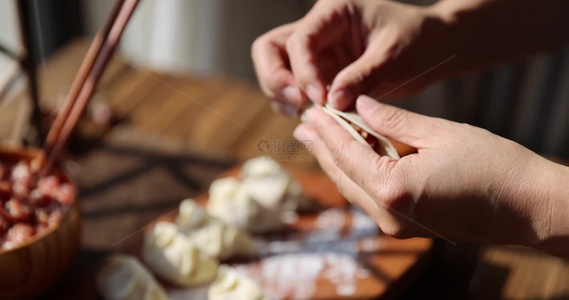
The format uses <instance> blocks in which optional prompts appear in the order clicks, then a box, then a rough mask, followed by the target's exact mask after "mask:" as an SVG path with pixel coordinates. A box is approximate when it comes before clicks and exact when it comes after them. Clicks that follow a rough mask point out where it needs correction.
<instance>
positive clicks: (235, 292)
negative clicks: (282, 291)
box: [207, 266, 269, 300]
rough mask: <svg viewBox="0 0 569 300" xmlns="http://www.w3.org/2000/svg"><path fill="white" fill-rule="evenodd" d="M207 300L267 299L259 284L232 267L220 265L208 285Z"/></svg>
mask: <svg viewBox="0 0 569 300" xmlns="http://www.w3.org/2000/svg"><path fill="white" fill-rule="evenodd" d="M207 295H208V299H209V300H235V299H239V300H268V299H269V298H268V297H266V296H265V295H264V294H263V291H262V290H261V288H259V286H258V285H257V284H256V283H255V282H254V281H253V280H251V279H249V278H247V277H246V276H244V275H241V274H239V273H237V272H236V271H235V270H234V269H232V268H230V267H227V266H222V267H220V268H219V273H218V274H217V277H216V279H215V281H214V282H213V283H212V284H211V285H210V286H209V290H208V293H207Z"/></svg>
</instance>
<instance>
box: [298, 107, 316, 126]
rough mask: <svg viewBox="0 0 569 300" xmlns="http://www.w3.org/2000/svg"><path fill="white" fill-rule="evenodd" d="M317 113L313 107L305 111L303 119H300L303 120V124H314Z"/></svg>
mask: <svg viewBox="0 0 569 300" xmlns="http://www.w3.org/2000/svg"><path fill="white" fill-rule="evenodd" d="M315 111H316V108H314V107H311V108H309V109H307V110H305V111H304V113H303V114H302V117H301V118H300V119H301V120H302V122H305V123H306V122H312V121H314V113H315Z"/></svg>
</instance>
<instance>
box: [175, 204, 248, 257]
mask: <svg viewBox="0 0 569 300" xmlns="http://www.w3.org/2000/svg"><path fill="white" fill-rule="evenodd" d="M176 224H178V226H179V227H180V231H181V232H182V233H183V234H184V235H185V236H186V237H188V238H189V239H190V240H191V241H192V242H193V243H194V245H195V246H196V247H197V248H198V249H199V250H200V251H201V252H203V253H204V254H207V255H209V256H211V257H215V258H218V259H228V258H231V257H250V256H253V255H255V254H257V247H256V245H255V242H254V241H253V239H252V237H251V236H250V235H249V234H248V233H246V232H244V231H242V230H240V229H238V228H237V227H235V226H232V225H229V224H227V223H225V222H223V221H222V220H220V219H218V218H216V217H213V216H210V215H209V214H208V213H207V212H205V211H204V210H202V209H201V208H200V207H199V206H198V205H197V203H196V202H195V201H194V200H192V199H187V200H184V201H182V203H180V209H179V214H178V217H177V218H176Z"/></svg>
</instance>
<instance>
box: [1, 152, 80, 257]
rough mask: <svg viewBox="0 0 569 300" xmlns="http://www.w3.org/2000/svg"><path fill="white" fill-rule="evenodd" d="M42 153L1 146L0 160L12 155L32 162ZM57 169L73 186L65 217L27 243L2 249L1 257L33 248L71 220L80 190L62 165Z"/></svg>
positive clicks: (57, 166)
mask: <svg viewBox="0 0 569 300" xmlns="http://www.w3.org/2000/svg"><path fill="white" fill-rule="evenodd" d="M41 153H42V152H41V150H40V149H38V148H34V147H25V146H21V147H20V146H12V145H0V158H2V157H3V156H6V155H12V156H14V157H18V156H19V157H23V158H24V159H28V160H31V159H33V158H34V157H37V156H38V155H41ZM56 168H57V170H58V171H59V172H61V174H62V175H63V176H64V178H65V179H66V181H67V182H68V183H70V184H71V188H72V190H73V199H72V202H71V205H69V207H67V209H66V210H65V211H64V212H63V217H62V218H61V220H60V221H59V223H58V224H57V225H56V226H53V227H51V228H48V229H47V230H43V231H42V232H40V233H38V234H34V235H33V236H32V237H30V238H29V239H27V240H26V241H24V242H23V243H21V244H19V245H17V246H16V247H14V248H10V249H4V248H2V247H0V255H3V254H8V253H11V252H16V251H20V250H22V249H23V248H26V247H28V246H31V245H32V244H35V243H37V242H39V241H40V240H42V239H43V238H45V237H47V236H48V235H50V234H53V233H54V232H55V231H56V230H57V229H59V228H60V227H61V224H62V222H63V220H65V219H67V218H69V215H70V211H71V210H72V208H73V207H74V206H77V205H78V203H77V198H78V197H77V191H78V189H77V184H76V182H75V181H74V180H73V179H72V178H71V176H70V175H69V172H68V171H67V170H66V169H65V167H63V166H62V165H61V164H57V165H56Z"/></svg>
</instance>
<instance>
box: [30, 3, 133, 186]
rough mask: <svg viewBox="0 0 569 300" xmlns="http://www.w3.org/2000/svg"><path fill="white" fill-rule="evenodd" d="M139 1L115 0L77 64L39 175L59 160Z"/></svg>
mask: <svg viewBox="0 0 569 300" xmlns="http://www.w3.org/2000/svg"><path fill="white" fill-rule="evenodd" d="M138 2H139V0H117V2H116V4H115V7H114V8H113V10H112V11H111V14H110V15H109V17H108V19H107V21H106V23H105V25H104V26H103V28H101V30H100V31H99V32H98V33H97V35H96V36H95V38H94V40H93V42H92V43H91V46H90V47H89V50H88V52H87V54H86V56H85V59H84V60H83V63H82V64H81V67H80V69H79V72H78V73H77V76H76V77H75V80H74V81H73V85H72V87H71V89H70V90H69V93H68V94H67V97H66V99H65V103H64V105H63V108H62V110H61V111H60V112H59V113H58V115H57V118H56V120H55V122H54V123H53V126H52V127H51V129H50V130H49V133H48V136H47V139H46V143H45V145H44V153H45V156H46V161H45V164H44V166H43V168H42V171H41V173H42V174H44V175H45V174H48V173H49V172H50V171H51V169H52V168H53V166H54V165H55V163H56V162H57V161H58V160H59V156H60V155H61V151H62V150H63V147H64V146H65V144H66V143H67V140H68V139H69V136H70V135H71V132H72V131H73V128H75V126H76V125H77V122H78V121H79V118H80V117H81V114H82V113H83V111H84V110H85V108H86V107H87V104H88V103H89V100H90V99H91V96H92V95H93V92H94V90H95V86H96V85H97V82H98V80H99V79H100V77H101V75H102V74H103V72H104V70H105V67H106V66H107V63H108V62H109V60H110V58H111V56H112V55H113V53H114V51H115V49H116V47H117V45H118V43H119V40H120V38H121V35H122V33H123V32H124V29H125V27H126V25H127V23H128V21H129V19H130V17H131V16H132V13H133V12H134V10H135V8H136V6H137V4H138Z"/></svg>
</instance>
